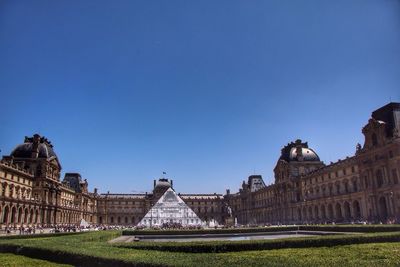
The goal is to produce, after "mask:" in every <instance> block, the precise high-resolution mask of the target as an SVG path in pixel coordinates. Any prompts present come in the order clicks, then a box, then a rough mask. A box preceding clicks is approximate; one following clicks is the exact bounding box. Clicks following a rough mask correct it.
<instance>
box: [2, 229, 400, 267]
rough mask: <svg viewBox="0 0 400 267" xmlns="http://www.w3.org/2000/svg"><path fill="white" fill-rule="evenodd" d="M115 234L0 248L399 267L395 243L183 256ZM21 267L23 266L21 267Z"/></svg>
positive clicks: (178, 260)
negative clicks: (127, 244) (128, 244)
mask: <svg viewBox="0 0 400 267" xmlns="http://www.w3.org/2000/svg"><path fill="white" fill-rule="evenodd" d="M119 234H120V233H119V232H97V233H85V234H79V235H68V236H53V237H40V238H28V239H8V240H7V239H3V238H0V247H1V246H4V245H5V244H14V245H19V246H21V247H28V248H30V247H34V248H41V249H45V252H44V253H43V254H44V255H49V254H52V253H53V254H54V253H55V254H57V253H58V254H57V255H58V256H57V257H58V259H60V258H62V257H63V255H65V257H69V256H68V255H67V254H65V253H71V254H74V255H85V256H92V257H95V258H96V259H116V260H120V261H124V262H125V263H136V264H137V263H139V264H148V265H168V266H399V265H400V243H398V242H397V243H371V244H358V245H345V246H335V247H320V248H286V249H273V250H259V251H245V252H243V251H242V252H227V253H184V252H167V251H156V250H138V249H135V248H121V247H117V246H115V245H111V244H109V243H107V242H106V241H107V240H108V239H111V238H113V237H115V236H117V235H119ZM3 255H6V254H0V257H1V258H3V257H2V256H3ZM34 255H35V256H36V257H37V256H39V255H37V254H34ZM93 262H94V261H93ZM110 265H111V264H110ZM113 265H118V264H113ZM8 266H9V265H8ZM11 266H12V265H11ZM23 266H27V265H25V264H23ZM28 266H29V265H28ZM40 266H42V265H40ZM43 266H45V265H43Z"/></svg>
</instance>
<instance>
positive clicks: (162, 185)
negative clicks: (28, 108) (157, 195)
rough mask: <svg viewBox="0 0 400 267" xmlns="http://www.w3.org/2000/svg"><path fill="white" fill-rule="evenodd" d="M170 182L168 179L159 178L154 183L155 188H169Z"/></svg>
mask: <svg viewBox="0 0 400 267" xmlns="http://www.w3.org/2000/svg"><path fill="white" fill-rule="evenodd" d="M170 187H171V183H170V182H169V181H168V179H159V180H158V181H157V183H156V186H155V188H170Z"/></svg>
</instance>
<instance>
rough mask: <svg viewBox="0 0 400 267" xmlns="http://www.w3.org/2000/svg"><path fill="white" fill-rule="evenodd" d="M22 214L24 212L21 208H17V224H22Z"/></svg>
mask: <svg viewBox="0 0 400 267" xmlns="http://www.w3.org/2000/svg"><path fill="white" fill-rule="evenodd" d="M23 212H24V210H23V209H22V207H19V208H18V219H17V223H22V216H23Z"/></svg>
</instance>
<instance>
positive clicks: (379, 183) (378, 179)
mask: <svg viewBox="0 0 400 267" xmlns="http://www.w3.org/2000/svg"><path fill="white" fill-rule="evenodd" d="M375 175H376V186H377V187H382V185H383V175H382V171H381V170H377V171H376V173H375Z"/></svg>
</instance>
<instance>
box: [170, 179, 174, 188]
mask: <svg viewBox="0 0 400 267" xmlns="http://www.w3.org/2000/svg"><path fill="white" fill-rule="evenodd" d="M171 188H172V189H174V181H173V180H171Z"/></svg>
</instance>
